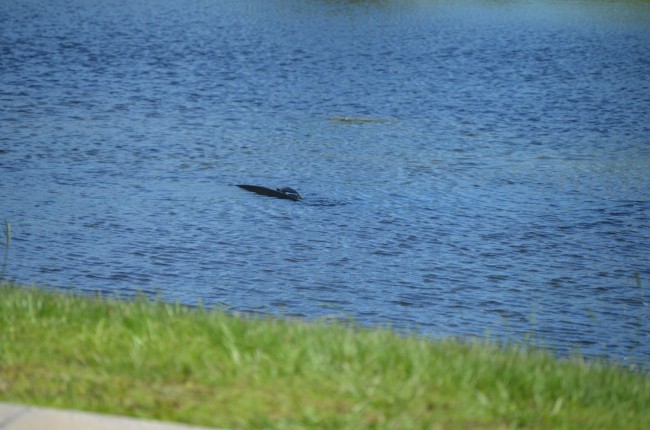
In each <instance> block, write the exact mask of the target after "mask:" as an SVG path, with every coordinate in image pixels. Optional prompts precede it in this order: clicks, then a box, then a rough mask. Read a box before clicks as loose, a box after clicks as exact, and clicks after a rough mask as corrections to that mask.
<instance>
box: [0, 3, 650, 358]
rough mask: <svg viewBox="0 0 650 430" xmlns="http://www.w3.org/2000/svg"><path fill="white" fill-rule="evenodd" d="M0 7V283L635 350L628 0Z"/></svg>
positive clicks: (635, 181)
mask: <svg viewBox="0 0 650 430" xmlns="http://www.w3.org/2000/svg"><path fill="white" fill-rule="evenodd" d="M0 14H1V15H2V16H1V20H2V22H3V26H2V30H0V31H1V33H0V34H2V38H0V52H2V57H1V58H2V61H0V69H1V74H0V76H1V78H0V79H1V81H0V121H1V123H2V130H3V133H2V137H1V138H0V202H1V206H0V219H6V220H7V222H9V223H10V224H11V227H12V237H11V238H12V241H11V247H10V248H9V247H5V248H4V249H2V251H0V252H2V253H3V258H4V259H5V260H6V261H7V264H6V268H3V272H2V273H3V276H4V277H7V278H10V279H14V280H17V281H20V282H26V283H31V282H38V283H41V284H47V285H59V286H71V287H74V288H78V289H81V290H82V291H109V292H110V291H114V292H119V293H124V294H130V293H134V292H136V291H144V292H147V293H151V294H157V293H159V294H160V295H162V297H164V298H165V299H168V300H180V301H182V302H185V303H190V304H195V303H199V302H202V303H206V304H208V305H219V306H225V307H227V308H229V309H233V310H237V311H245V312H263V313H275V314H279V315H294V316H301V317H307V318H313V317H323V316H337V317H344V318H348V317H349V318H354V319H356V320H358V321H360V322H361V323H364V324H373V325H391V326H393V327H395V328H396V329H399V330H402V329H408V330H417V331H420V332H422V333H425V334H427V335H431V336H444V335H460V336H474V335H479V336H481V335H484V334H486V333H490V334H491V336H493V337H497V338H503V339H509V340H515V341H517V340H521V339H524V338H532V340H533V341H534V342H536V343H539V344H542V345H547V346H551V347H553V348H557V349H558V350H559V351H560V353H562V354H565V353H568V352H570V351H572V350H573V349H575V348H578V349H580V350H581V351H583V352H584V353H586V354H588V355H590V356H601V355H605V356H609V357H613V358H616V359H620V360H625V361H628V362H633V363H639V362H640V363H647V362H648V359H649V358H650V349H649V347H648V345H650V342H648V340H649V339H648V337H649V336H650V328H649V325H648V318H649V317H650V312H649V310H648V309H649V308H648V303H649V299H650V292H648V285H646V284H647V283H648V277H649V275H650V266H649V265H648V258H647V257H648V255H650V252H649V251H650V249H649V247H650V246H649V245H648V244H649V243H650V240H649V239H650V237H649V236H650V233H649V232H650V229H649V224H650V223H649V211H650V192H649V191H648V190H650V174H648V172H650V150H649V149H648V148H650V146H649V145H648V143H649V142H648V136H650V128H649V126H648V124H650V117H649V112H650V91H648V89H649V88H648V86H649V81H648V77H647V70H648V64H650V43H649V42H650V30H649V29H650V26H649V25H648V23H650V6H648V5H647V4H644V3H629V4H628V3H618V2H606V3H599V2H592V3H574V2H571V3H570V4H565V3H555V2H535V3H527V2H521V3H520V2H482V3H476V2H462V3H460V2H417V1H407V2H370V1H369V2H326V1H322V2H302V1H291V0H276V1H272V2H262V1H259V0H248V1H244V2H241V1H240V2H234V1H232V2H231V1H222V2H218V3H215V2H211V1H197V2H191V3H190V4H188V3H186V2H180V1H176V0H167V1H161V2H145V1H137V0H136V1H133V2H129V3H128V5H124V4H122V3H121V2H112V1H105V2H100V3H92V4H88V3H67V2H54V3H52V2H42V1H39V0H31V1H26V2H20V3H15V4H12V5H9V6H7V7H5V8H4V9H3V11H2V12H0ZM242 183H248V184H259V185H264V186H268V187H270V188H277V187H286V186H289V187H292V188H295V189H296V190H298V191H299V192H300V193H301V194H302V195H303V196H304V200H302V201H300V202H291V201H287V200H284V201H283V200H277V199H269V198H268V197H264V196H258V195H255V194H251V193H247V192H245V191H243V190H241V189H239V188H237V187H235V186H234V185H235V184H242Z"/></svg>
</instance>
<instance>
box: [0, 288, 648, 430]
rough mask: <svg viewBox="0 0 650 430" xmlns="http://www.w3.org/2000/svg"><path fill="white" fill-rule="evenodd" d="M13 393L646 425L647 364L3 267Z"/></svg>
mask: <svg viewBox="0 0 650 430" xmlns="http://www.w3.org/2000/svg"><path fill="white" fill-rule="evenodd" d="M0 345H2V346H1V347H0V401H2V402H13V403H23V404H29V405H35V406H47V407H57V408H71V409H78V410H84V411H91V412H98V413H109V414H118V415H124V416H130V417H138V418H146V419H156V420H164V421H175V422H181V423H186V424H192V425H200V426H211V427H221V428H251V429H252V428H287V427H290V428H404V429H407V428H408V429H418V428H422V429H425V428H431V427H436V426H437V427H440V428H467V427H472V428H503V427H517V428H519V427H521V428H549V429H551V428H617V427H618V428H623V427H624V428H630V429H634V428H638V429H641V428H644V426H645V424H646V423H647V422H648V421H650V411H648V410H647V407H646V406H647V404H649V403H650V376H649V375H648V374H647V373H644V372H635V371H632V370H630V369H627V368H624V367H622V366H621V365H618V364H616V363H608V362H598V361H593V362H591V361H590V362H585V361H584V360H583V359H581V358H580V357H574V358H571V359H558V358H555V357H554V356H552V355H551V354H550V353H548V352H545V351H542V350H537V349H532V348H531V349H523V348H515V347H503V346H501V347H500V346H496V345H494V344H491V343H489V342H487V341H483V342H479V341H472V342H461V341H458V340H440V341H434V340H430V339H423V338H417V337H415V336H404V335H399V334H397V333H394V332H391V331H389V330H385V329H367V328H361V327H354V326H351V325H349V324H346V325H344V324H341V323H336V322H329V323H325V322H304V321H288V320H279V319H274V318H269V317H261V318H260V317H250V316H237V315H228V314H226V313H225V312H223V311H218V310H217V311H215V310H205V309H201V308H188V307H185V306H182V305H178V304H171V303H162V302H157V301H151V300H147V299H144V298H140V299H136V300H134V301H124V300H119V299H102V298H91V297H81V296H76V295H69V294H62V293H56V292H48V291H44V290H40V289H37V288H32V287H21V286H16V285H12V284H7V283H0Z"/></svg>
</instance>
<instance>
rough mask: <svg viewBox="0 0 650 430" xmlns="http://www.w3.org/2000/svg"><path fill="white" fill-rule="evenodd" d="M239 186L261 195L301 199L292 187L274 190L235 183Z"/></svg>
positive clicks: (294, 199)
mask: <svg viewBox="0 0 650 430" xmlns="http://www.w3.org/2000/svg"><path fill="white" fill-rule="evenodd" d="M237 186H238V187H239V188H243V189H244V190H246V191H251V192H253V193H257V194H261V195H263V196H268V197H275V198H277V199H286V200H293V201H294V202H297V201H298V200H302V196H301V195H300V193H299V192H298V191H296V190H294V189H293V188H289V187H284V188H276V189H275V190H273V189H271V188H266V187H260V186H259V185H237Z"/></svg>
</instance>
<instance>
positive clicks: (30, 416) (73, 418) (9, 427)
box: [0, 403, 216, 430]
mask: <svg viewBox="0 0 650 430" xmlns="http://www.w3.org/2000/svg"><path fill="white" fill-rule="evenodd" d="M0 430H216V429H208V428H207V427H196V426H190V425H185V424H172V423H166V422H162V421H151V420H142V419H138V418H126V417H116V416H111V415H101V414H94V413H89V412H77V411H68V410H63V409H50V408H37V407H32V406H24V405H16V404H11V403H0Z"/></svg>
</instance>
